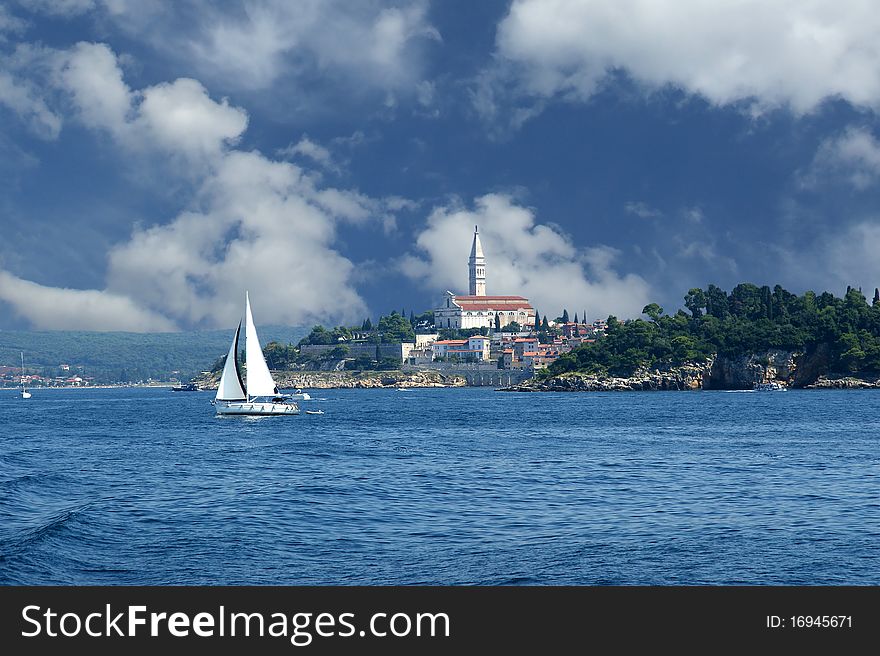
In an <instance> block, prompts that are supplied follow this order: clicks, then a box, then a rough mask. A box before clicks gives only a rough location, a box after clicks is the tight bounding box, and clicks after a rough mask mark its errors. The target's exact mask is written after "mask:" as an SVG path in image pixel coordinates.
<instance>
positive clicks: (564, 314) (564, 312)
mask: <svg viewBox="0 0 880 656" xmlns="http://www.w3.org/2000/svg"><path fill="white" fill-rule="evenodd" d="M562 323H568V310H565V309H563V310H562Z"/></svg>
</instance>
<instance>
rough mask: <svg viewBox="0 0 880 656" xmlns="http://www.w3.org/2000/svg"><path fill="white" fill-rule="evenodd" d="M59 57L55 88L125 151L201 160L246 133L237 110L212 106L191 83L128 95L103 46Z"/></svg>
mask: <svg viewBox="0 0 880 656" xmlns="http://www.w3.org/2000/svg"><path fill="white" fill-rule="evenodd" d="M60 57H61V59H62V61H63V64H62V66H61V71H60V80H61V85H62V87H63V88H64V89H65V90H67V91H68V92H69V93H70V94H71V96H72V99H73V103H74V105H75V107H76V108H77V111H78V116H79V118H80V120H82V122H83V123H84V124H86V125H87V126H89V127H91V128H95V129H102V130H106V131H108V132H109V133H110V134H111V135H113V137H114V138H115V139H116V140H117V141H118V142H119V143H120V144H122V145H124V146H126V147H130V148H137V149H159V150H161V151H163V152H166V153H172V154H176V155H180V156H184V157H187V158H189V159H191V160H204V159H206V158H211V157H214V156H216V155H218V154H219V153H220V152H221V151H222V150H223V148H225V147H226V146H227V145H229V144H231V143H234V142H235V141H236V140H237V139H238V137H239V136H240V135H241V134H242V132H244V130H245V128H246V127H247V120H248V119H247V113H246V112H245V111H244V110H243V109H241V108H238V107H231V106H230V105H229V103H228V102H227V100H226V99H223V100H221V101H220V102H216V101H214V100H212V99H211V98H210V97H209V96H208V92H207V90H206V89H205V87H203V86H202V84H201V83H200V82H198V81H197V80H193V79H189V78H180V79H177V80H175V81H174V82H171V83H162V84H157V85H155V86H152V87H147V88H145V89H143V90H141V91H139V92H136V91H133V90H132V89H130V88H129V86H128V85H127V84H126V83H125V80H124V79H123V72H122V69H121V68H120V66H119V61H118V58H117V57H116V54H115V53H114V52H113V51H112V50H111V49H110V48H109V47H108V46H107V45H105V44H100V43H78V44H77V45H76V46H75V47H74V48H72V49H71V50H70V51H69V52H66V53H62V54H61V55H60Z"/></svg>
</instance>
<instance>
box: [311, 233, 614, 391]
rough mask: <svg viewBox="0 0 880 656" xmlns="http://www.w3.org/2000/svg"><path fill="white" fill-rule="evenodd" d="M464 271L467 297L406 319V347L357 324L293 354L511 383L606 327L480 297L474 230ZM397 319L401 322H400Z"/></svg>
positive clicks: (517, 301)
mask: <svg viewBox="0 0 880 656" xmlns="http://www.w3.org/2000/svg"><path fill="white" fill-rule="evenodd" d="M467 264H468V281H469V289H468V293H467V294H466V295H465V294H456V293H454V292H451V291H447V292H446V294H445V296H444V298H443V301H442V304H441V305H440V306H439V307H436V308H434V309H433V310H432V311H430V312H427V313H425V314H423V315H419V317H418V319H420V320H417V319H416V317H412V318H411V320H410V321H411V324H412V333H413V337H412V339H411V340H405V339H398V340H393V341H388V340H386V339H382V338H383V337H385V335H384V334H382V335H377V331H376V330H373V329H372V326H371V325H369V324H368V323H367V322H365V323H364V326H363V327H362V329H361V330H360V331H354V332H353V333H351V334H350V335H346V334H344V333H342V334H338V335H336V336H335V337H330V338H329V339H322V340H320V341H325V342H328V343H322V344H312V343H305V344H301V345H300V346H299V351H300V353H301V354H302V355H303V356H306V357H311V358H315V359H320V358H322V357H326V356H331V357H330V358H328V359H332V356H336V358H337V359H338V361H337V363H336V364H335V365H334V366H335V367H336V368H339V367H340V365H342V361H343V360H345V359H347V358H348V359H350V360H351V361H357V360H358V358H359V357H364V356H365V357H374V361H380V360H382V359H385V358H387V359H389V360H393V361H394V363H395V364H397V365H400V366H402V367H403V368H404V369H413V368H419V369H432V368H433V369H437V370H444V371H450V370H458V369H461V370H470V371H473V370H486V369H487V368H489V369H496V370H504V371H516V372H518V374H519V376H518V378H523V377H525V376H530V375H532V374H533V373H534V372H535V371H538V370H540V369H543V368H545V367H546V366H547V365H549V364H550V363H552V362H554V361H555V360H556V359H558V358H559V357H560V356H561V355H563V354H565V353H568V352H569V351H571V350H572V349H574V348H576V347H578V346H580V345H582V344H585V343H590V342H593V341H595V340H596V339H597V338H598V337H600V336H601V335H603V334H604V333H605V330H606V328H607V326H606V322H605V321H604V320H596V321H593V322H591V323H588V322H587V313H586V311H584V312H583V314H582V315H580V316H578V314H577V313H575V315H574V316H573V317H570V316H569V313H568V310H567V309H563V310H562V314H561V315H560V316H557V317H555V318H550V317H549V316H547V315H545V316H543V317H542V316H541V315H540V314H539V312H538V311H537V310H536V309H535V308H534V307H533V306H532V304H531V303H530V302H529V299H528V298H525V297H523V296H518V295H489V294H487V293H486V290H487V270H488V269H487V262H486V258H485V255H484V253H483V245H482V241H481V239H480V233H479V227H478V226H475V228H474V235H473V241H472V244H471V252H470V257H469V258H468V262H467ZM394 315H397V313H396V312H395V313H392V317H393V316H394ZM397 317H399V319H400V320H401V321H405V319H404V317H402V316H401V315H397ZM377 338H379V339H381V342H380V343H376V339H377ZM390 364H391V363H390V362H389V365H390Z"/></svg>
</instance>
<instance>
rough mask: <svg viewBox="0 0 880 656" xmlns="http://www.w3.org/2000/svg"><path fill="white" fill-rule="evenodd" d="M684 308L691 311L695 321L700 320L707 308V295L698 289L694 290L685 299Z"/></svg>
mask: <svg viewBox="0 0 880 656" xmlns="http://www.w3.org/2000/svg"><path fill="white" fill-rule="evenodd" d="M684 306H685V307H686V308H687V309H688V310H690V313H691V316H692V317H693V318H694V319H698V318H699V317H701V316H702V315H703V308H705V307H706V294H705V293H704V292H703V290H702V289H700V288H698V287H694V288H692V289H691V290H690V291H689V292H688V293H687V294H686V295H685V297H684Z"/></svg>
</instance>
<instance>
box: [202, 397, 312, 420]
mask: <svg viewBox="0 0 880 656" xmlns="http://www.w3.org/2000/svg"><path fill="white" fill-rule="evenodd" d="M214 407H215V409H216V410H217V414H218V415H255V416H261V417H267V416H275V415H298V414H299V406H298V405H297V404H296V403H272V402H261V401H225V402H224V401H217V402H216V403H215V404H214Z"/></svg>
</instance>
